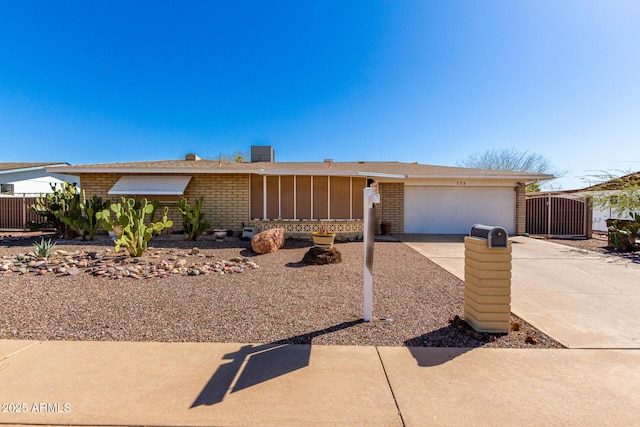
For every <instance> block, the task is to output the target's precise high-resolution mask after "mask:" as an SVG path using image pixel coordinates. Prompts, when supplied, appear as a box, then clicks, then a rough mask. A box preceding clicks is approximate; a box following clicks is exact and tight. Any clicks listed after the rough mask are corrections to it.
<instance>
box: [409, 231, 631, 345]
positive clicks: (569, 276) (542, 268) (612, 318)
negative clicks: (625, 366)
mask: <svg viewBox="0 0 640 427" xmlns="http://www.w3.org/2000/svg"><path fill="white" fill-rule="evenodd" d="M400 237H401V240H402V241H403V242H405V243H406V244H407V245H409V246H410V247H412V248H414V249H415V250H416V251H418V252H419V253H421V254H422V255H424V256H426V257H427V258H429V259H430V260H431V261H433V262H435V263H436V264H438V265H440V266H441V267H443V268H444V269H446V270H448V271H449V272H451V273H452V274H454V275H455V276H457V277H459V278H460V279H462V280H464V243H463V239H464V237H463V236H451V235H404V236H400ZM511 240H512V241H513V253H512V279H511V311H512V312H513V313H515V314H516V315H518V316H520V317H521V318H523V319H525V320H526V321H527V322H529V323H531V324H532V325H533V326H535V327H536V328H538V329H540V330H541V331H543V332H545V333H546V334H548V335H550V336H551V337H553V338H555V339H556V340H558V341H559V342H561V343H562V344H564V345H565V346H567V347H569V348H621V349H623V348H634V349H638V348H640V327H638V325H639V324H640V265H639V264H637V263H633V262H630V261H627V260H622V259H619V258H617V257H612V256H606V255H603V254H599V253H596V252H590V251H584V250H579V249H575V248H571V247H569V246H564V245H559V244H555V243H551V242H548V241H544V240H539V239H531V238H528V237H522V236H517V237H513V238H512V239H511Z"/></svg>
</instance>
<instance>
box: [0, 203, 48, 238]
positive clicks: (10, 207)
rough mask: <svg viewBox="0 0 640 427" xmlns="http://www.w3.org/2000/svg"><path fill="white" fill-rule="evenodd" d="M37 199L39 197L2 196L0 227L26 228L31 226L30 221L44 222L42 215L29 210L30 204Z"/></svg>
mask: <svg viewBox="0 0 640 427" xmlns="http://www.w3.org/2000/svg"><path fill="white" fill-rule="evenodd" d="M36 199H37V197H19V196H6V197H0V229H11V230H25V229H28V228H29V221H34V222H42V221H43V218H42V217H41V216H40V215H36V214H34V213H32V212H29V206H31V205H32V204H34V203H35V202H36Z"/></svg>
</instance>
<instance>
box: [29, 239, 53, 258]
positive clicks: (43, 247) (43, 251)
mask: <svg viewBox="0 0 640 427" xmlns="http://www.w3.org/2000/svg"><path fill="white" fill-rule="evenodd" d="M55 246H56V244H55V243H51V239H49V240H48V241H45V240H44V237H43V238H42V240H40V243H38V242H34V243H33V248H34V250H33V251H34V253H35V254H36V256H37V257H38V258H43V259H47V258H49V257H50V256H51V251H53V248H54V247H55Z"/></svg>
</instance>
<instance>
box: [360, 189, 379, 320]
mask: <svg viewBox="0 0 640 427" xmlns="http://www.w3.org/2000/svg"><path fill="white" fill-rule="evenodd" d="M374 203H380V193H378V183H376V182H373V183H371V185H370V186H369V187H366V188H365V189H364V230H363V232H364V234H363V243H364V308H363V311H364V313H363V318H364V321H365V322H370V321H371V317H372V316H373V243H374V242H375V237H376V236H375V234H376V208H375V206H374Z"/></svg>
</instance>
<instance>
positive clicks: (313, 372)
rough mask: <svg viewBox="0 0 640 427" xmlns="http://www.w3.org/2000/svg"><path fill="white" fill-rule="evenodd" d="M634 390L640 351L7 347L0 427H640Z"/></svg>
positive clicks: (0, 369) (639, 388) (1, 355)
mask: <svg viewBox="0 0 640 427" xmlns="http://www.w3.org/2000/svg"><path fill="white" fill-rule="evenodd" d="M638 395H640V351H636V350H522V349H520V350H518V349H514V350H511V349H482V348H480V349H446V348H412V349H409V348H406V347H379V348H376V347H346V346H316V345H313V346H308V345H283V346H274V345H270V346H265V345H245V344H211V343H126V342H62V341H47V342H37V341H7V340H0V402H1V403H2V405H3V406H2V412H0V424H46V425H163V426H165V425H185V426H200V425H207V426H241V425H243V426H246V425H266V426H271V425H278V426H289V425H291V426H293V425H296V426H297V425H343V426H353V425H361V426H365V425H366V426H400V425H407V426H427V425H474V426H477V425H521V426H528V425H531V426H534V425H535V426H539V425H580V426H584V425H593V426H596V425H604V424H612V425H639V424H640V400H639V399H638V398H637V396H638ZM17 410H22V411H23V412H17Z"/></svg>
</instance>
